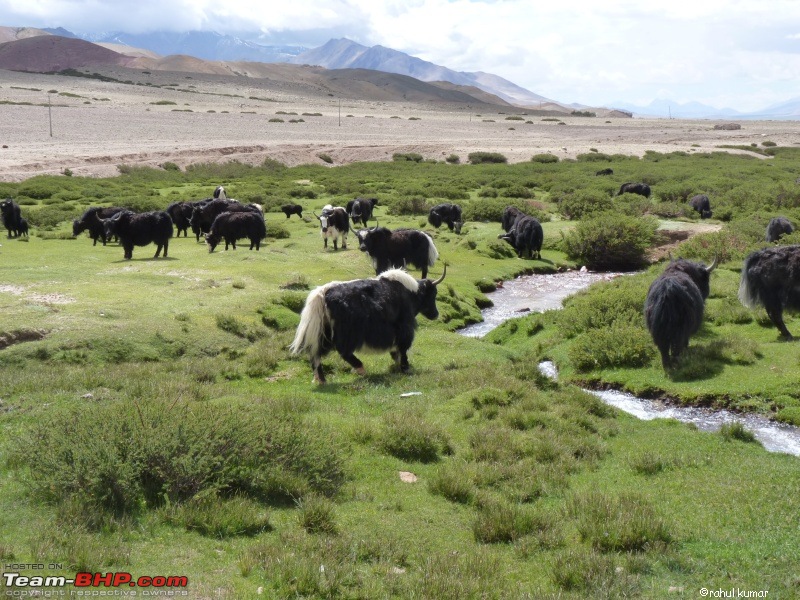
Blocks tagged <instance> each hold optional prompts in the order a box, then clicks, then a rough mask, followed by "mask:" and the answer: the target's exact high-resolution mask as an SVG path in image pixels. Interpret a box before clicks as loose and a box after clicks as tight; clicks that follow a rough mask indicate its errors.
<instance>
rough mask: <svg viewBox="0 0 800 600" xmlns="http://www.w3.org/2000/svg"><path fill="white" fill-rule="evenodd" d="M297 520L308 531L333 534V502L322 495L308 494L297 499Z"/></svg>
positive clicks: (334, 531)
mask: <svg viewBox="0 0 800 600" xmlns="http://www.w3.org/2000/svg"><path fill="white" fill-rule="evenodd" d="M296 504H297V508H298V511H299V512H298V514H297V520H298V521H299V523H300V526H301V527H302V528H303V529H305V530H306V531H307V532H308V533H325V534H328V535H335V534H336V533H337V527H336V512H335V511H334V506H333V502H331V501H330V500H328V498H325V497H324V496H318V495H316V494H309V495H308V496H306V497H305V498H302V499H300V500H298V501H297V503H296Z"/></svg>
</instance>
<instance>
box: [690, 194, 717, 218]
mask: <svg viewBox="0 0 800 600" xmlns="http://www.w3.org/2000/svg"><path fill="white" fill-rule="evenodd" d="M689 206H691V207H692V208H693V209H695V210H696V211H697V212H699V213H700V218H701V219H710V218H711V214H712V213H711V201H710V200H709V199H708V196H706V195H705V194H697V195H696V196H692V197H691V198H690V199H689Z"/></svg>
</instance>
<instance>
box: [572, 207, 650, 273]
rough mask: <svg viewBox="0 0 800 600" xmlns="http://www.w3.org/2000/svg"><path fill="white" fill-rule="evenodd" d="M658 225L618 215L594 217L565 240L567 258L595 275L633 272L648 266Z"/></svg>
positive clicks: (583, 222)
mask: <svg viewBox="0 0 800 600" xmlns="http://www.w3.org/2000/svg"><path fill="white" fill-rule="evenodd" d="M657 227H658V222H657V221H656V220H655V219H652V218H641V217H630V216H627V215H619V214H616V213H610V212H607V213H601V214H597V215H593V216H591V217H590V218H588V219H585V220H583V221H581V222H580V223H578V225H577V227H575V229H574V230H573V231H571V232H569V233H568V234H567V235H566V236H564V251H565V252H566V254H567V256H568V257H569V258H570V259H572V260H575V261H578V262H580V263H581V264H584V265H586V266H587V267H588V268H589V269H592V270H595V271H611V270H620V271H630V270H634V269H639V268H641V267H643V266H644V265H645V264H647V256H646V253H647V250H648V248H649V247H650V245H651V244H652V242H653V239H654V236H655V232H656V228H657Z"/></svg>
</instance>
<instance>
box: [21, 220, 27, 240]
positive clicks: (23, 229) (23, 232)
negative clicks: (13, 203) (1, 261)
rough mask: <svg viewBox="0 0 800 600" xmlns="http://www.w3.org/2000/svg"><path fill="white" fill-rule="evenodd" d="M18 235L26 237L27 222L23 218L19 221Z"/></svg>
mask: <svg viewBox="0 0 800 600" xmlns="http://www.w3.org/2000/svg"><path fill="white" fill-rule="evenodd" d="M19 235H21V236H22V235H24V236H25V237H28V220H27V219H25V218H23V217H20V219H19Z"/></svg>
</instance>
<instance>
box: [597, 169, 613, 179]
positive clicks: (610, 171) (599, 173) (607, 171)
mask: <svg viewBox="0 0 800 600" xmlns="http://www.w3.org/2000/svg"><path fill="white" fill-rule="evenodd" d="M613 174H614V169H600V170H599V171H597V173H595V176H596V177H601V176H603V175H613Z"/></svg>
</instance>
